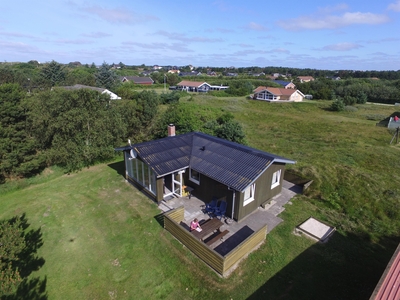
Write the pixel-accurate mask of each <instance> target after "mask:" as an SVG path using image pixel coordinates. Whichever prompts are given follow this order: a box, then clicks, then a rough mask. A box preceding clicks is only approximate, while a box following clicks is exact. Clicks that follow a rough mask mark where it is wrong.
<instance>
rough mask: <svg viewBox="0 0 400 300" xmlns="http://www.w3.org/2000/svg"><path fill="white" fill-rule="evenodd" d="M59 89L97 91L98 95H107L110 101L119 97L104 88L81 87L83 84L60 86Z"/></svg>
mask: <svg viewBox="0 0 400 300" xmlns="http://www.w3.org/2000/svg"><path fill="white" fill-rule="evenodd" d="M60 88H63V89H66V90H80V89H89V90H93V91H97V92H99V93H100V94H107V95H109V96H110V99H111V100H119V99H121V97H118V95H117V94H114V93H113V92H111V91H109V90H107V89H104V88H99V87H94V86H88V85H83V84H75V85H72V86H60Z"/></svg>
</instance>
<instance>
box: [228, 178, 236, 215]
mask: <svg viewBox="0 0 400 300" xmlns="http://www.w3.org/2000/svg"><path fill="white" fill-rule="evenodd" d="M228 190H229V191H232V193H233V195H232V214H231V219H232V220H233V213H234V207H235V196H236V193H235V192H236V191H235V190H234V189H232V188H231V187H229V186H228Z"/></svg>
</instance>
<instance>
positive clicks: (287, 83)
mask: <svg viewBox="0 0 400 300" xmlns="http://www.w3.org/2000/svg"><path fill="white" fill-rule="evenodd" d="M273 82H275V83H277V84H279V85H281V86H283V87H284V88H285V89H295V88H296V85H295V84H294V83H293V82H291V81H284V80H274V81H273Z"/></svg>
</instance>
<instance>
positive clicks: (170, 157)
mask: <svg viewBox="0 0 400 300" xmlns="http://www.w3.org/2000/svg"><path fill="white" fill-rule="evenodd" d="M130 149H134V150H135V151H136V152H137V154H138V157H139V158H140V159H142V160H143V161H144V162H146V163H147V164H148V165H149V166H150V168H151V169H152V170H153V171H154V172H155V173H156V175H157V177H162V176H164V175H166V174H169V173H172V172H175V171H177V170H180V169H184V168H187V167H190V168H192V169H193V170H196V171H198V172H200V173H201V174H204V175H206V176H207V177H210V178H212V179H214V180H216V181H218V182H220V183H222V184H224V185H226V186H229V187H231V188H233V189H235V190H237V191H244V190H245V189H246V188H247V187H248V186H249V185H250V184H252V183H253V182H254V181H255V180H256V179H257V178H258V177H259V176H260V175H261V174H262V173H263V172H264V171H265V170H266V169H267V168H268V167H269V166H270V165H271V164H272V163H274V162H277V163H292V164H293V163H295V161H293V160H290V159H287V158H284V157H281V156H277V155H275V154H271V153H267V152H264V151H261V150H257V149H254V148H251V147H247V146H244V145H241V144H238V143H234V142H230V141H227V140H224V139H220V138H217V137H214V136H211V135H208V134H205V133H200V132H191V133H186V134H182V135H177V136H173V137H166V138H162V139H159V140H154V141H149V142H144V143H140V144H135V145H132V146H126V147H121V148H117V149H116V150H120V151H121V150H123V151H130Z"/></svg>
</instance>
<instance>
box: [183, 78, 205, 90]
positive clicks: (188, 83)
mask: <svg viewBox="0 0 400 300" xmlns="http://www.w3.org/2000/svg"><path fill="white" fill-rule="evenodd" d="M204 84H207V85H209V84H208V83H207V82H199V81H189V80H182V81H181V82H179V83H178V84H177V86H188V87H196V88H198V87H200V86H202V85H204Z"/></svg>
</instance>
